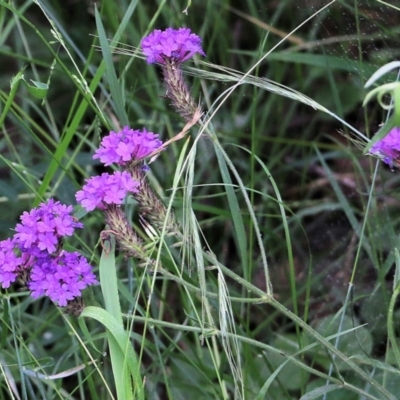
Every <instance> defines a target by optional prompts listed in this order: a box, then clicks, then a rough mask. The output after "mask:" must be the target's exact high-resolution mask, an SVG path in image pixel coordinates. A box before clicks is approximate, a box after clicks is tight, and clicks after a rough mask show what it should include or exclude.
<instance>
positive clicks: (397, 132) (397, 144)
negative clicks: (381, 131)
mask: <svg viewBox="0 0 400 400" xmlns="http://www.w3.org/2000/svg"><path fill="white" fill-rule="evenodd" d="M369 152H370V154H373V155H376V156H379V157H382V159H383V161H384V162H385V163H386V164H389V165H390V167H393V160H397V159H398V158H399V157H400V128H398V127H396V128H393V129H392V130H390V132H389V133H388V134H387V135H386V136H385V137H384V138H383V139H381V140H378V141H377V142H376V143H375V144H374V145H373V146H372V147H371V149H370V150H369Z"/></svg>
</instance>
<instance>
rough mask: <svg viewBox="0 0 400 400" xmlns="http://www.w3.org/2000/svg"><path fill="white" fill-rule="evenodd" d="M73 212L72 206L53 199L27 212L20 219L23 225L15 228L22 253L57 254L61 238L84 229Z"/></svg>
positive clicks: (16, 240)
mask: <svg viewBox="0 0 400 400" xmlns="http://www.w3.org/2000/svg"><path fill="white" fill-rule="evenodd" d="M72 211H73V208H72V206H66V205H64V204H61V203H60V202H59V201H54V200H53V199H49V200H48V201H47V202H45V203H42V204H40V205H39V207H37V208H33V209H32V210H31V211H29V212H26V211H25V212H24V213H23V214H22V215H21V217H20V220H21V223H20V224H17V225H16V227H15V231H16V232H17V233H16V234H15V235H14V239H15V243H16V244H17V245H18V247H20V249H21V250H22V251H28V250H29V251H32V252H35V251H36V250H38V251H47V252H48V253H49V254H51V253H53V252H55V251H56V248H57V245H58V242H59V239H60V238H61V237H63V236H72V234H73V233H74V229H75V228H82V227H83V225H82V224H81V223H80V222H77V221H76V220H75V218H74V217H73V216H72V215H71V213H72Z"/></svg>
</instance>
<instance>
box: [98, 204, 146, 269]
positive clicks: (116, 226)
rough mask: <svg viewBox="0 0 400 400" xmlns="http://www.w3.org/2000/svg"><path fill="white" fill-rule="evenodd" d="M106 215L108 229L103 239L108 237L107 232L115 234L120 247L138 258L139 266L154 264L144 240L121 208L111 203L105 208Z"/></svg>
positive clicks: (104, 232)
mask: <svg viewBox="0 0 400 400" xmlns="http://www.w3.org/2000/svg"><path fill="white" fill-rule="evenodd" d="M104 215H105V220H106V223H107V225H108V229H107V230H105V231H103V232H102V239H104V238H106V237H107V234H109V233H112V234H113V235H114V236H115V240H116V242H117V246H118V248H119V249H120V250H121V251H122V252H123V253H124V254H125V255H126V256H128V257H134V258H136V259H138V260H139V266H146V265H149V264H150V265H152V264H153V261H152V260H151V259H150V258H149V255H148V254H147V252H146V250H145V248H144V243H143V241H142V240H141V239H140V238H139V237H138V235H137V234H136V233H135V231H134V230H133V229H132V226H131V225H130V224H129V222H128V220H127V218H126V216H125V214H124V213H123V212H122V210H121V208H120V207H119V206H116V205H111V206H109V207H107V208H106V209H105V210H104Z"/></svg>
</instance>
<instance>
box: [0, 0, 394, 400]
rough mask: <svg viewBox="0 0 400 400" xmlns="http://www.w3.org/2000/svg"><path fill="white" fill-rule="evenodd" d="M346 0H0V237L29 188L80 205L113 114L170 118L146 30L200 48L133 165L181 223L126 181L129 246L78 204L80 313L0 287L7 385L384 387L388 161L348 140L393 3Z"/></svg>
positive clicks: (201, 393) (389, 77)
mask: <svg viewBox="0 0 400 400" xmlns="http://www.w3.org/2000/svg"><path fill="white" fill-rule="evenodd" d="M362 3H363V4H358V3H357V2H352V1H338V0H337V1H331V2H328V1H326V2H322V1H321V2H315V1H312V0H307V1H302V2H295V1H291V0H282V1H280V2H276V3H271V4H269V2H264V1H258V0H247V1H244V2H234V1H226V0H222V1H214V0H213V1H208V2H194V1H193V2H186V1H181V0H171V1H169V2H167V1H163V0H158V1H155V2H145V1H139V0H136V1H125V0H121V1H119V2H114V1H108V0H105V1H103V2H100V3H98V8H96V5H95V4H93V3H92V2H89V1H85V2H72V1H71V2H67V3H62V2H57V1H46V2H45V1H39V0H37V1H31V0H27V1H26V2H14V3H9V2H6V1H3V0H0V32H1V33H2V34H1V35H0V41H1V42H0V57H1V66H2V67H1V69H2V74H1V77H0V85H1V86H0V100H1V102H0V104H1V107H0V125H1V129H2V136H1V139H0V145H1V153H0V163H1V164H0V165H1V174H2V179H1V182H0V191H1V192H0V196H1V197H0V200H1V205H2V210H3V213H2V218H0V224H1V225H0V226H1V231H0V232H1V239H5V238H6V237H9V236H11V235H12V229H13V227H14V226H15V224H16V222H17V221H18V217H19V215H20V214H21V213H22V212H23V211H25V210H29V209H30V208H32V207H34V206H36V205H38V204H39V203H40V202H41V201H43V200H44V199H47V198H49V197H55V198H57V199H59V200H60V201H62V202H64V203H66V204H74V205H75V204H76V201H75V193H76V191H77V190H79V189H80V188H81V186H82V183H83V182H84V179H85V178H87V177H89V176H91V175H95V174H98V173H99V172H103V169H102V167H101V166H100V164H99V163H97V162H96V161H95V160H93V159H92V155H93V152H94V150H95V149H96V148H97V146H98V144H99V142H100V140H101V137H102V136H104V135H105V134H107V133H108V132H109V131H110V130H115V131H117V130H119V129H120V128H122V127H123V126H125V125H129V126H131V127H132V128H135V129H137V128H142V127H146V129H148V130H149V131H153V132H156V133H159V134H160V136H161V137H162V139H163V140H164V141H167V140H169V139H172V138H174V137H175V136H176V135H177V134H179V133H180V132H182V131H183V129H184V126H185V123H184V122H182V120H181V119H180V118H179V116H178V115H177V114H176V113H175V112H174V111H173V109H172V107H170V105H169V100H168V99H166V98H165V96H164V95H165V89H164V86H163V83H162V77H161V74H160V71H159V69H158V67H157V66H148V65H147V64H146V62H145V60H144V58H143V56H142V53H141V51H140V42H141V40H142V38H143V37H144V36H145V35H147V34H148V33H149V32H150V31H152V30H153V29H155V28H159V29H163V28H166V27H169V26H171V27H174V28H177V27H181V26H186V27H189V28H190V29H191V30H192V31H193V32H195V33H197V34H198V35H200V36H201V37H202V38H203V45H204V50H205V52H206V54H207V58H206V59H199V58H196V59H195V61H194V62H189V63H187V65H185V67H184V74H185V78H186V79H187V81H188V82H189V84H190V88H191V94H192V95H193V97H194V98H195V99H199V101H200V102H201V105H202V107H203V109H204V110H205V113H204V115H203V116H202V118H201V120H200V123H199V124H197V125H195V126H191V127H189V128H188V129H189V131H188V132H186V133H185V134H182V138H181V139H180V140H176V141H172V142H171V144H170V145H169V146H168V147H167V148H166V150H165V151H163V152H161V153H160V155H159V156H158V158H157V159H156V160H154V161H153V162H152V163H151V164H150V165H149V166H150V168H151V170H150V171H149V173H148V175H147V176H148V179H149V182H150V185H151V187H152V189H153V190H154V192H155V193H156V194H157V196H158V197H159V198H160V199H162V200H163V202H164V204H165V205H166V208H167V213H168V214H169V215H174V216H175V218H176V220H177V221H178V223H179V226H180V229H181V233H180V236H175V237H173V236H171V235H167V226H166V224H167V222H166V223H165V225H164V227H163V229H161V230H157V229H154V227H152V226H150V225H148V224H146V223H142V224H141V223H140V219H139V217H138V210H137V204H136V203H135V202H132V201H130V200H127V203H126V204H125V206H124V210H125V212H126V215H127V216H128V218H129V220H130V221H132V225H133V227H134V229H135V230H136V231H137V232H138V233H139V235H140V237H141V238H142V239H143V240H144V241H145V244H146V248H147V249H148V251H149V253H150V252H151V257H152V259H153V260H154V263H148V264H146V265H139V263H138V262H137V260H135V259H134V258H126V257H124V255H123V254H121V253H120V252H118V250H117V251H115V243H114V238H113V237H112V235H111V236H104V234H103V235H102V236H101V238H102V239H100V233H101V232H102V231H104V230H105V229H106V228H105V226H104V219H103V217H102V214H101V213H100V212H99V211H97V212H93V213H88V214H87V213H85V212H84V211H83V210H82V209H80V208H79V207H78V206H76V214H75V215H76V217H77V218H79V219H80V221H81V222H83V223H84V226H85V227H84V229H83V230H82V232H80V233H78V234H77V235H76V236H74V237H73V238H71V239H70V240H68V242H67V243H66V246H67V247H68V248H70V249H77V250H78V251H80V252H81V253H82V254H84V255H85V256H87V257H88V258H89V259H90V261H91V264H92V265H93V266H94V267H95V272H96V274H97V276H98V278H99V281H100V284H99V285H98V286H95V287H92V288H90V289H88V290H87V291H86V292H85V303H86V307H85V309H84V310H83V312H82V313H81V315H80V316H79V317H71V316H67V315H66V314H64V313H63V310H62V309H59V308H57V307H56V306H55V305H54V304H53V303H52V302H51V301H49V300H48V299H44V298H41V299H33V298H32V297H30V296H29V292H28V291H27V290H26V288H23V287H22V288H19V287H14V288H11V289H9V290H3V291H2V294H1V306H2V308H1V311H2V313H1V316H2V326H1V341H0V343H1V350H2V351H1V353H0V368H1V385H0V391H1V393H0V397H1V398H16V399H18V398H21V399H28V398H45V399H52V398H62V399H64V398H71V399H74V398H76V399H78V398H80V399H109V398H119V399H130V398H132V399H133V398H135V399H136V398H138V399H192V398H193V399H231V398H232V399H299V398H301V399H303V400H306V399H307V400H310V399H322V398H324V399H329V400H333V399H344V398H345V399H396V398H399V393H400V386H399V383H398V382H399V379H398V376H399V373H400V372H399V371H400V352H399V349H398V340H399V339H398V324H397V316H398V313H399V311H398V309H397V306H396V303H397V302H396V301H397V297H398V294H399V288H398V284H397V282H398V270H399V266H400V265H399V264H400V261H399V260H400V258H399V250H398V238H399V235H398V228H399V213H398V211H397V209H398V204H399V202H398V195H397V192H396V187H397V184H398V180H399V178H398V174H397V173H396V172H394V173H393V172H392V171H390V170H389V169H386V168H385V167H382V166H381V164H380V161H379V160H376V159H373V158H372V157H367V156H366V155H363V153H362V151H360V147H361V148H365V147H366V146H367V144H368V143H369V142H370V138H371V137H372V136H373V134H374V133H375V132H376V131H378V129H379V125H380V124H381V123H384V122H385V121H386V118H387V116H388V111H387V110H385V109H383V108H382V107H381V105H380V104H379V103H378V102H377V101H376V99H375V98H372V99H371V100H370V101H369V102H368V104H366V105H365V106H364V107H363V105H362V103H363V100H364V98H365V96H366V94H367V89H365V88H364V84H365V83H366V82H367V80H368V78H369V77H370V76H371V75H372V74H373V73H374V72H375V71H376V70H377V69H378V68H379V67H381V66H382V65H384V64H386V63H388V62H390V61H393V58H394V57H395V56H393V55H394V54H395V52H396V51H397V49H396V40H397V35H398V28H397V26H398V23H397V22H398V19H399V15H400V14H399V11H398V10H397V9H392V8H390V7H389V6H386V5H384V4H383V3H381V2H377V1H372V0H370V1H366V2H362ZM185 9H187V13H185V12H183V11H184V10H185ZM383 22H384V23H383ZM379 78H380V79H381V80H377V81H376V82H374V83H373V84H374V85H375V86H376V85H377V84H380V83H384V82H390V81H394V80H395V79H396V75H395V73H393V72H392V73H388V74H386V75H385V76H382V77H381V76H380V77H379ZM10 83H11V84H10ZM368 90H369V89H368ZM385 100H386V97H385ZM382 132H383V131H382V130H381V135H382V134H383V133H385V132H383V133H382ZM343 134H344V135H343ZM349 139H350V140H349Z"/></svg>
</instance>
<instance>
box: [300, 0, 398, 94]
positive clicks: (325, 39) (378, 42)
mask: <svg viewBox="0 0 400 400" xmlns="http://www.w3.org/2000/svg"><path fill="white" fill-rule="evenodd" d="M328 3H330V2H329V1H327V0H303V1H301V2H299V5H298V9H299V11H300V12H302V13H304V14H305V15H311V14H313V13H316V12H317V11H318V10H320V9H321V8H322V7H323V6H325V5H327V4H328ZM301 4H303V6H302V5H301ZM394 6H395V5H394V4H393V6H392V7H391V6H390V4H389V3H384V2H382V1H378V0H363V1H354V0H336V1H335V2H333V3H332V4H331V5H329V6H328V7H327V8H326V9H325V10H323V11H322V12H320V13H319V14H317V15H316V17H315V18H314V19H313V21H312V24H313V27H312V29H309V30H308V37H307V40H306V43H305V44H304V45H303V46H302V45H300V46H298V48H299V47H300V48H301V47H303V48H304V49H307V48H308V49H310V50H312V52H313V53H314V54H326V55H327V56H328V60H330V61H332V62H335V60H337V63H336V64H335V66H337V65H340V66H341V68H342V69H344V70H346V69H347V71H348V72H349V73H351V74H352V75H353V77H354V76H356V77H358V79H359V83H360V85H362V86H364V84H365V82H366V81H367V80H368V78H369V77H370V76H371V75H372V74H373V73H374V72H375V71H376V70H377V69H378V68H380V67H381V66H383V65H385V64H386V63H388V62H390V61H393V60H395V59H398V58H400V48H399V46H398V35H399V33H400V28H399V27H400V8H399V6H397V7H398V9H397V10H396V9H395V8H393V7H394ZM393 78H394V79H395V74H392V75H388V76H387V77H386V78H384V79H383V81H382V83H383V82H384V81H389V80H393Z"/></svg>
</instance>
